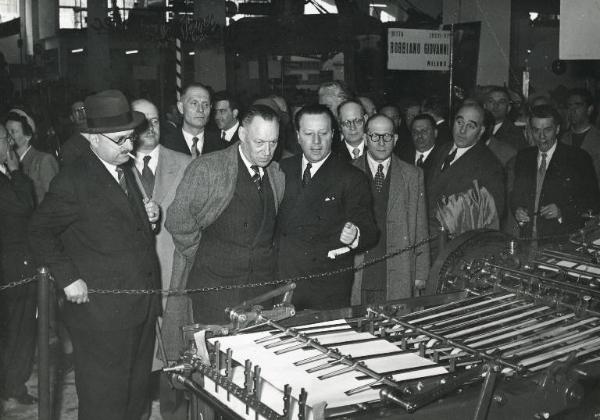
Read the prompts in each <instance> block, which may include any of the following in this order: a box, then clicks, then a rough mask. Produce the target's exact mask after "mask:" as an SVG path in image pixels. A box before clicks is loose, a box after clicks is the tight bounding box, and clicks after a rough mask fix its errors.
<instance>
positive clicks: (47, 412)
mask: <svg viewBox="0 0 600 420" xmlns="http://www.w3.org/2000/svg"><path fill="white" fill-rule="evenodd" d="M37 282H38V284H37V306H38V334H37V339H38V366H39V369H38V413H39V414H38V415H39V419H40V420H50V416H51V413H52V410H51V406H50V403H51V401H50V332H49V329H50V319H49V318H50V300H49V295H50V272H49V271H48V269H47V268H46V267H40V268H38V270H37ZM25 287H29V286H25Z"/></svg>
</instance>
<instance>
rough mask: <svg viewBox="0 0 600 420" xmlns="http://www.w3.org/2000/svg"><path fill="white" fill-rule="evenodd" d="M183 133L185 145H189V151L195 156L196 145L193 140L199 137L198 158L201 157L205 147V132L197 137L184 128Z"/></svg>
mask: <svg viewBox="0 0 600 420" xmlns="http://www.w3.org/2000/svg"><path fill="white" fill-rule="evenodd" d="M181 132H182V133H183V138H184V139H185V143H186V144H187V147H188V149H190V152H191V153H192V155H193V154H194V152H192V145H193V144H194V140H193V139H194V137H198V144H197V145H196V148H197V149H198V156H200V155H201V154H202V148H203V147H204V131H201V132H200V133H198V134H197V135H195V136H194V135H193V134H190V133H188V132H187V131H185V130H184V129H183V128H182V129H181Z"/></svg>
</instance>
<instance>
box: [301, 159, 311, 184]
mask: <svg viewBox="0 0 600 420" xmlns="http://www.w3.org/2000/svg"><path fill="white" fill-rule="evenodd" d="M310 168H312V164H311V163H310V162H308V163H307V164H306V169H304V173H303V174H302V186H303V187H306V186H307V185H308V184H310V180H311V176H310Z"/></svg>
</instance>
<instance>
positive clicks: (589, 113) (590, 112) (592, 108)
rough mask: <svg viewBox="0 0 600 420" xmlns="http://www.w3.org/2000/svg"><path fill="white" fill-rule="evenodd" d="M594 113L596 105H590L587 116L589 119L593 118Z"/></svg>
mask: <svg viewBox="0 0 600 420" xmlns="http://www.w3.org/2000/svg"><path fill="white" fill-rule="evenodd" d="M592 112H594V105H590V106H588V107H587V116H588V118H589V117H591V116H592Z"/></svg>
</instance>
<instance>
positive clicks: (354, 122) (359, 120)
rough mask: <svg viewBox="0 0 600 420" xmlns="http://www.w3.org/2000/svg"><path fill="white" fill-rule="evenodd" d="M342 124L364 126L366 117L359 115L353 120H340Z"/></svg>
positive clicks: (345, 125) (348, 126)
mask: <svg viewBox="0 0 600 420" xmlns="http://www.w3.org/2000/svg"><path fill="white" fill-rule="evenodd" d="M340 125H341V126H342V127H346V128H351V127H352V126H353V125H354V126H355V127H362V126H363V125H365V119H364V118H362V117H357V118H354V119H353V120H345V121H340Z"/></svg>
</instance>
